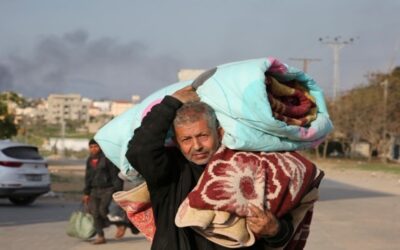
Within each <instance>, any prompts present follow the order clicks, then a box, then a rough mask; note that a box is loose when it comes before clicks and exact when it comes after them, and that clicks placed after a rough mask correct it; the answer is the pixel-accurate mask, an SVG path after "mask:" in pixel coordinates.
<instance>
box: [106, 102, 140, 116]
mask: <svg viewBox="0 0 400 250" xmlns="http://www.w3.org/2000/svg"><path fill="white" fill-rule="evenodd" d="M133 105H134V104H133V103H132V102H129V101H114V102H112V103H111V111H110V115H112V116H113V117H116V116H118V115H120V114H122V113H124V112H125V111H126V110H128V109H129V108H131V107H133Z"/></svg>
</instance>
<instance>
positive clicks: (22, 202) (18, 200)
mask: <svg viewBox="0 0 400 250" xmlns="http://www.w3.org/2000/svg"><path fill="white" fill-rule="evenodd" d="M36 198H37V197H36V196H23V197H9V198H8V199H9V200H10V201H11V202H12V203H14V204H15V205H18V206H26V205H29V204H32V203H33V202H34V201H35V200H36Z"/></svg>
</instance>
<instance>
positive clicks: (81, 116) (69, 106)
mask: <svg viewBox="0 0 400 250" xmlns="http://www.w3.org/2000/svg"><path fill="white" fill-rule="evenodd" d="M47 105H48V107H47V108H48V112H47V115H46V120H47V122H48V123H51V124H57V123H61V121H62V120H72V121H76V120H80V121H84V122H88V121H89V106H90V100H89V99H85V100H84V99H83V98H82V97H81V96H80V95H79V94H66V95H61V94H51V95H49V97H48V98H47Z"/></svg>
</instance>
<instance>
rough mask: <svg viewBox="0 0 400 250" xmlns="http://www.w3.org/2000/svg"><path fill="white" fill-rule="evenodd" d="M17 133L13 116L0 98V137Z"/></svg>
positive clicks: (8, 136)
mask: <svg viewBox="0 0 400 250" xmlns="http://www.w3.org/2000/svg"><path fill="white" fill-rule="evenodd" d="M16 134H17V126H16V125H15V124H14V116H13V115H10V114H8V110H7V102H4V101H3V100H1V99H0V139H8V138H11V137H12V136H14V135H16Z"/></svg>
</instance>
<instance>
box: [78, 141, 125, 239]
mask: <svg viewBox="0 0 400 250" xmlns="http://www.w3.org/2000/svg"><path fill="white" fill-rule="evenodd" d="M89 153H90V155H89V157H88V159H87V162H86V171H85V187H84V190H83V194H84V195H83V197H82V201H83V203H84V204H86V205H89V210H90V213H91V214H92V215H93V217H94V224H95V228H96V235H97V236H96V239H95V240H94V241H93V242H92V243H93V244H104V243H106V238H105V237H104V231H103V229H104V228H105V227H107V226H109V225H110V221H109V219H108V218H107V214H108V212H109V211H108V209H109V206H110V203H111V200H112V194H113V193H114V192H117V191H120V190H122V188H123V181H122V180H121V179H120V178H119V177H118V172H119V169H118V168H117V167H116V166H115V165H114V164H113V163H112V162H111V161H110V160H108V159H107V158H106V157H105V155H104V154H103V152H102V150H101V148H100V146H99V145H98V143H97V142H96V141H95V140H94V139H91V140H90V141H89ZM125 230H126V226H124V225H119V226H117V232H116V235H115V238H116V239H120V238H122V236H123V235H124V233H125Z"/></svg>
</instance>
